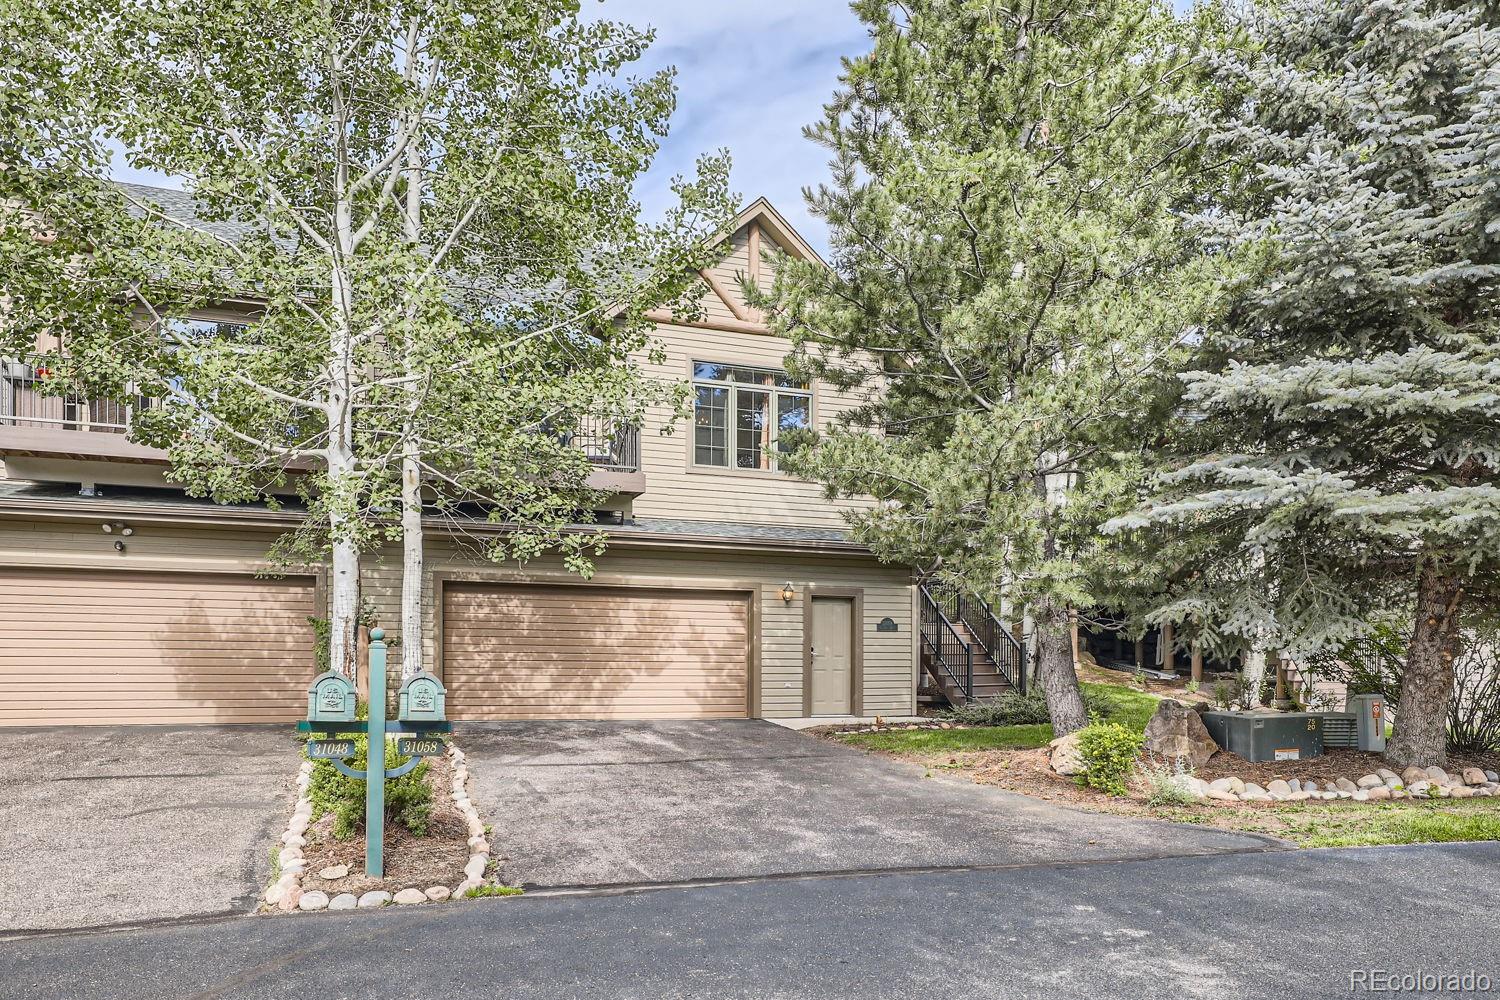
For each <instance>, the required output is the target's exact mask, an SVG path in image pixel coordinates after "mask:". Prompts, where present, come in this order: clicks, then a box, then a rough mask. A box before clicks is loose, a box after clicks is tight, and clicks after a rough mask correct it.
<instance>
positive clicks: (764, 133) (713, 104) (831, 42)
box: [584, 0, 871, 250]
mask: <svg viewBox="0 0 1500 1000" xmlns="http://www.w3.org/2000/svg"><path fill="white" fill-rule="evenodd" d="M584 9H585V11H586V12H594V11H597V12H600V13H599V14H598V15H595V16H603V17H607V18H610V19H612V20H616V21H626V22H629V23H631V24H634V25H636V26H638V27H646V26H649V27H652V28H655V29H656V44H655V45H653V46H652V47H651V49H650V50H649V51H648V52H647V54H646V56H645V58H644V59H643V60H642V62H641V63H640V64H638V65H639V66H640V67H641V68H642V69H643V70H655V69H659V68H661V67H662V66H675V67H676V68H677V114H676V115H675V116H674V117H673V119H672V130H671V133H670V134H669V135H668V136H667V138H666V141H665V142H664V143H663V145H662V149H661V153H660V154H659V155H658V157H657V161H656V164H655V165H654V166H653V168H652V170H651V172H650V174H648V175H647V176H646V177H645V178H644V179H643V181H642V183H641V184H640V186H639V187H638V189H637V194H638V195H639V197H640V199H641V205H642V209H643V212H644V214H645V215H646V216H648V217H654V216H656V215H658V214H659V213H660V212H661V210H662V209H663V208H664V207H665V206H666V205H667V204H669V202H670V198H671V192H670V190H669V189H668V183H669V182H670V180H671V178H672V175H673V174H678V173H687V172H690V171H691V170H692V166H693V161H694V160H695V159H696V158H697V157H698V156H699V155H700V154H701V153H705V152H712V151H714V150H717V149H719V148H721V147H722V148H727V149H728V150H729V152H730V156H731V158H732V161H733V167H732V171H731V174H730V183H731V185H732V188H733V190H734V191H735V192H736V193H737V194H738V195H740V198H741V203H742V204H747V203H749V202H750V201H753V200H754V199H755V198H757V197H760V196H762V195H764V196H765V197H766V198H767V199H769V200H770V202H771V204H773V205H775V206H776V208H777V209H778V210H779V211H780V212H781V213H782V214H783V215H784V216H786V218H787V221H789V222H790V223H791V224H792V225H793V226H794V227H796V229H797V231H798V232H800V233H801V234H802V235H803V236H804V237H805V238H806V239H807V240H808V242H810V243H812V244H813V246H815V247H817V248H818V249H819V250H823V249H825V248H826V245H827V231H826V229H825V227H824V226H823V225H822V223H821V222H819V221H818V220H816V219H814V218H812V217H811V216H810V215H809V214H808V212H807V206H806V203H805V201H804V199H803V197H802V189H803V188H805V187H808V186H813V185H816V184H817V183H819V182H820V181H823V180H825V179H826V178H827V177H828V156H827V153H826V151H825V150H823V149H822V148H820V147H818V146H816V145H814V144H813V143H811V142H808V141H807V140H806V139H805V138H803V136H802V128H803V126H805V125H810V124H812V123H813V122H815V121H817V120H819V119H820V118H821V117H822V110H823V104H824V103H825V102H826V101H827V100H828V99H829V98H830V97H831V96H832V95H833V91H834V88H835V87H836V86H837V83H838V75H839V70H840V62H839V60H840V58H841V57H843V56H850V55H857V54H860V53H863V52H866V51H868V50H869V48H870V44H871V42H870V39H869V37H868V35H867V34H866V33H865V28H864V26H863V25H861V24H860V23H859V21H858V19H856V18H855V16H854V15H853V13H851V12H850V10H849V8H848V5H847V4H846V3H845V2H844V0H753V2H752V0H605V2H603V3H599V2H597V0H585V7H584Z"/></svg>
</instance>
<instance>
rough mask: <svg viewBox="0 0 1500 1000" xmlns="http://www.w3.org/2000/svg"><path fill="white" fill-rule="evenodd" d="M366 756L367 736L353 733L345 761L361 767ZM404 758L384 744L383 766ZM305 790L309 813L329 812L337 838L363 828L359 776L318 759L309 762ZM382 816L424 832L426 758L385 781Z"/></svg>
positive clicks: (428, 813) (428, 797) (428, 812)
mask: <svg viewBox="0 0 1500 1000" xmlns="http://www.w3.org/2000/svg"><path fill="white" fill-rule="evenodd" d="M368 756H369V741H368V738H367V737H364V736H356V737H355V738H354V756H353V757H351V758H349V759H348V761H347V763H348V765H349V766H350V767H351V768H353V769H354V770H357V771H362V770H364V769H365V764H366V761H367V760H368ZM407 759H408V758H406V757H403V756H402V755H401V754H398V753H396V752H395V750H394V749H393V748H392V747H391V746H390V745H389V744H387V747H386V766H387V767H399V766H400V765H402V764H404V763H406V761H407ZM307 792H308V798H309V800H310V801H311V802H312V807H313V816H315V817H321V816H323V815H326V814H330V813H331V814H332V815H333V835H334V836H335V837H337V838H338V839H340V840H347V839H348V838H350V837H352V836H354V835H355V833H357V832H358V831H359V830H361V829H363V827H364V823H365V783H364V782H363V781H361V780H360V779H358V778H351V777H349V776H348V775H345V774H342V773H340V772H339V770H338V769H337V768H335V767H334V766H333V762H332V761H327V760H320V761H318V762H316V764H315V765H314V766H313V773H312V782H311V783H310V784H309V785H308V789H307ZM385 817H386V820H387V821H388V822H395V823H399V824H400V825H401V826H404V827H406V828H407V829H408V830H410V831H411V832H412V833H414V834H416V835H417V836H419V837H420V836H423V835H425V834H426V833H427V821H428V820H429V819H430V818H431V817H432V787H431V786H430V785H428V784H427V762H426V761H423V762H422V763H420V764H418V765H417V766H416V767H414V768H413V769H412V770H410V771H409V772H407V773H406V774H403V775H402V776H401V777H399V778H391V779H389V780H387V781H386V783H385Z"/></svg>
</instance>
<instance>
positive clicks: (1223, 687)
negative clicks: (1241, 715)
mask: <svg viewBox="0 0 1500 1000" xmlns="http://www.w3.org/2000/svg"><path fill="white" fill-rule="evenodd" d="M1244 697H1245V680H1244V678H1242V677H1235V678H1234V679H1233V680H1217V681H1214V687H1213V698H1214V705H1215V706H1216V707H1218V708H1220V709H1224V710H1226V711H1227V710H1228V709H1230V708H1233V707H1234V706H1235V705H1236V704H1238V703H1239V702H1240V701H1242V700H1243V699H1244Z"/></svg>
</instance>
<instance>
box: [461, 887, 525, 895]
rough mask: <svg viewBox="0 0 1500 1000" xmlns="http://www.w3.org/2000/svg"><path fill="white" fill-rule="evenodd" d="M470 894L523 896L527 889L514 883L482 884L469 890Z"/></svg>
mask: <svg viewBox="0 0 1500 1000" xmlns="http://www.w3.org/2000/svg"><path fill="white" fill-rule="evenodd" d="M468 894H469V895H470V896H523V895H525V894H526V890H525V889H517V888H516V887H515V886H513V885H480V886H475V887H474V888H472V889H470V890H469V893H468Z"/></svg>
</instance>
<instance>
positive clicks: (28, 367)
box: [0, 358, 641, 472]
mask: <svg viewBox="0 0 1500 1000" xmlns="http://www.w3.org/2000/svg"><path fill="white" fill-rule="evenodd" d="M63 387H64V386H63V384H62V381H61V378H60V376H58V375H56V374H55V373H54V372H53V371H52V370H51V369H49V368H48V367H47V362H46V359H43V358H30V359H27V360H25V361H4V360H0V427H33V428H50V429H52V430H63V431H95V432H99V433H104V434H126V433H129V431H130V429H131V426H132V424H133V423H134V420H135V416H136V414H137V413H139V412H140V411H141V410H142V409H144V408H145V407H147V406H149V405H150V400H148V399H146V398H144V397H141V398H138V399H136V400H135V401H134V402H131V403H121V402H118V401H116V400H109V399H89V398H87V397H85V396H83V395H81V394H79V393H76V392H59V390H60V389H62V388H63ZM565 437H566V440H567V442H568V443H569V444H571V445H573V446H574V447H575V448H578V449H580V450H582V451H583V453H584V454H585V455H587V456H588V460H589V462H590V463H591V464H593V465H594V467H595V468H598V469H602V470H605V471H609V472H639V471H640V468H641V431H640V428H639V427H635V426H633V425H630V424H620V423H616V422H614V421H612V420H606V419H603V418H600V417H585V418H583V419H581V420H579V421H577V422H576V424H575V425H574V429H573V430H571V431H568V432H567V433H566V435H565Z"/></svg>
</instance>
